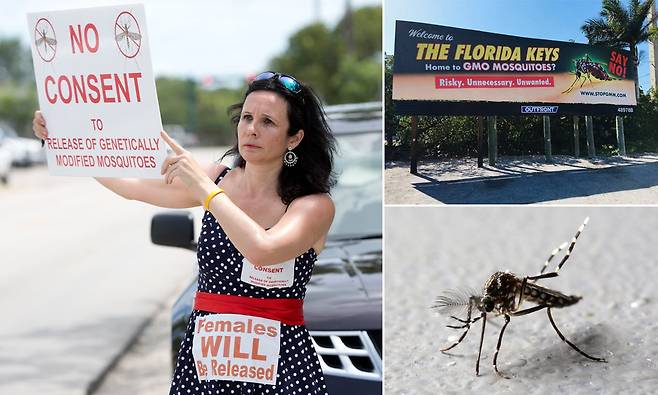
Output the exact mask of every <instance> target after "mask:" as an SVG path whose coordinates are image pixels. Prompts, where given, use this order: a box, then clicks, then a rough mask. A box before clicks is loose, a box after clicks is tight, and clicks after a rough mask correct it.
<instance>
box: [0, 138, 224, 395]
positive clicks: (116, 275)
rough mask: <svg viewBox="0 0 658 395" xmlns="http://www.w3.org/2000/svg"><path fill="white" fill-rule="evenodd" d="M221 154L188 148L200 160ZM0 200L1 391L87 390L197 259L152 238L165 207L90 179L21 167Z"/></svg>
mask: <svg viewBox="0 0 658 395" xmlns="http://www.w3.org/2000/svg"><path fill="white" fill-rule="evenodd" d="M221 152H223V151H221V150H219V149H218V148H214V149H200V150H193V153H194V154H195V155H196V156H197V158H199V159H200V160H201V161H208V160H212V159H214V158H216V157H217V156H218V155H219V154H221ZM0 202H1V204H0V212H1V218H2V221H1V222H0V272H1V273H2V275H1V276H0V314H1V315H2V325H0V393H1V394H27V395H29V394H54V395H57V394H67V395H69V394H74V395H75V394H84V393H86V392H87V391H88V389H89V386H90V385H91V383H93V382H95V381H96V380H97V379H98V377H99V375H101V374H102V373H103V372H105V371H106V369H107V367H108V365H109V364H110V363H111V362H112V361H114V360H115V359H116V358H117V357H118V356H120V355H121V353H122V352H123V351H125V348H126V346H127V345H128V344H129V343H130V341H131V340H132V339H133V337H134V335H135V333H136V332H137V331H138V330H139V329H140V328H142V327H143V325H144V323H145V322H146V321H147V320H148V319H149V318H150V317H152V316H153V315H154V314H156V312H160V311H163V310H168V308H169V303H170V300H171V298H172V297H174V296H175V295H176V294H177V293H178V292H179V291H180V290H181V289H182V287H183V286H185V285H186V284H187V283H188V282H189V281H190V279H191V278H192V276H193V275H194V271H195V263H194V256H193V254H191V253H190V252H189V251H185V250H179V249H175V248H169V247H160V246H155V245H153V244H151V242H150V233H149V232H150V219H151V216H152V215H153V214H154V213H156V212H159V211H163V210H165V209H160V208H157V207H152V206H149V205H146V204H143V203H140V202H135V201H127V200H125V199H122V198H120V197H118V196H116V195H114V194H113V193H111V192H109V191H108V190H106V189H105V188H103V187H102V186H101V185H100V184H98V183H96V182H95V181H94V180H93V179H90V178H77V177H53V176H49V175H48V174H47V170H46V169H45V168H44V167H36V168H26V169H18V170H17V171H15V172H14V173H13V174H12V178H11V181H10V184H9V186H6V187H3V186H0ZM201 211H202V210H201V209H196V210H193V213H194V214H195V216H196V218H197V222H196V225H197V228H198V226H200V222H199V221H198V219H199V218H200V216H201V214H202V212H201ZM168 361H169V359H167V362H168Z"/></svg>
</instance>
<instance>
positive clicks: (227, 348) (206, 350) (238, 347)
mask: <svg viewBox="0 0 658 395" xmlns="http://www.w3.org/2000/svg"><path fill="white" fill-rule="evenodd" d="M231 337H233V336H202V337H201V353H202V355H203V357H204V358H205V357H207V356H208V354H210V355H211V356H213V357H216V356H217V355H218V354H219V347H220V345H221V343H222V340H223V341H224V347H223V355H224V357H226V358H229V357H231V356H232V357H233V358H240V359H253V360H254V361H265V360H266V359H267V356H266V355H262V354H259V353H258V349H259V347H260V339H258V338H253V339H252V340H251V348H250V349H243V346H242V344H241V342H242V338H241V337H240V336H234V337H233V343H231ZM231 346H233V347H231ZM231 348H232V349H233V355H231Z"/></svg>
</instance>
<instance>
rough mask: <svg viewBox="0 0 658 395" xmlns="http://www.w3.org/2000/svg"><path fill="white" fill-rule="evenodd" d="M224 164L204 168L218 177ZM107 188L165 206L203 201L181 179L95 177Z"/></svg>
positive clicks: (132, 198)
mask: <svg viewBox="0 0 658 395" xmlns="http://www.w3.org/2000/svg"><path fill="white" fill-rule="evenodd" d="M222 168H223V165H220V164H219V163H217V162H213V163H211V164H209V165H207V166H206V167H205V168H204V169H203V170H204V172H205V174H206V175H207V176H208V177H209V178H213V177H216V176H217V175H218V174H219V172H220V171H221V169H222ZM95 179H96V181H98V182H99V183H100V184H101V185H103V186H104V187H105V188H107V189H109V190H110V191H112V192H114V193H116V194H117V195H119V196H121V197H123V198H125V199H128V200H138V201H141V202H144V203H148V204H152V205H154V206H158V207H165V208H190V207H197V206H199V205H200V204H201V203H200V202H199V200H198V199H197V198H196V197H195V196H194V195H192V193H191V192H190V190H189V189H188V188H187V187H186V186H185V184H183V182H182V181H180V180H174V181H173V182H172V183H171V184H167V183H166V182H165V180H163V179H155V180H154V179H140V178H105V177H95Z"/></svg>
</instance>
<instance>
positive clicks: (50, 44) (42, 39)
mask: <svg viewBox="0 0 658 395" xmlns="http://www.w3.org/2000/svg"><path fill="white" fill-rule="evenodd" d="M37 33H38V34H39V38H38V39H37V41H36V42H35V44H36V45H37V47H38V46H39V45H41V44H43V52H44V53H48V48H50V49H51V51H53V52H55V45H57V40H55V39H54V38H50V37H48V35H47V33H46V29H43V30H42V31H38V30H37Z"/></svg>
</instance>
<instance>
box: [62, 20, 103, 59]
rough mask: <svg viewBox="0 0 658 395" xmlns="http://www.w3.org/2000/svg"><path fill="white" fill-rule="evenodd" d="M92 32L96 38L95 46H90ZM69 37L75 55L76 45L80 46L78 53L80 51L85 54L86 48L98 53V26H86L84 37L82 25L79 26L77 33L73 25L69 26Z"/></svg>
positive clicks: (89, 24)
mask: <svg viewBox="0 0 658 395" xmlns="http://www.w3.org/2000/svg"><path fill="white" fill-rule="evenodd" d="M90 31H91V32H92V33H93V37H94V40H93V42H94V45H93V46H92V45H90V44H89V32H90ZM69 36H70V38H71V51H72V52H73V53H75V47H76V45H77V46H78V51H80V53H83V52H84V51H85V49H84V47H85V46H86V47H87V49H88V50H89V52H92V53H96V51H98V44H99V40H98V30H96V26H95V25H94V24H93V23H87V24H86V25H85V30H84V36H83V35H82V27H81V26H80V25H78V31H77V33H76V30H75V28H74V27H73V25H69ZM83 40H84V42H83ZM83 44H84V45H83Z"/></svg>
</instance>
